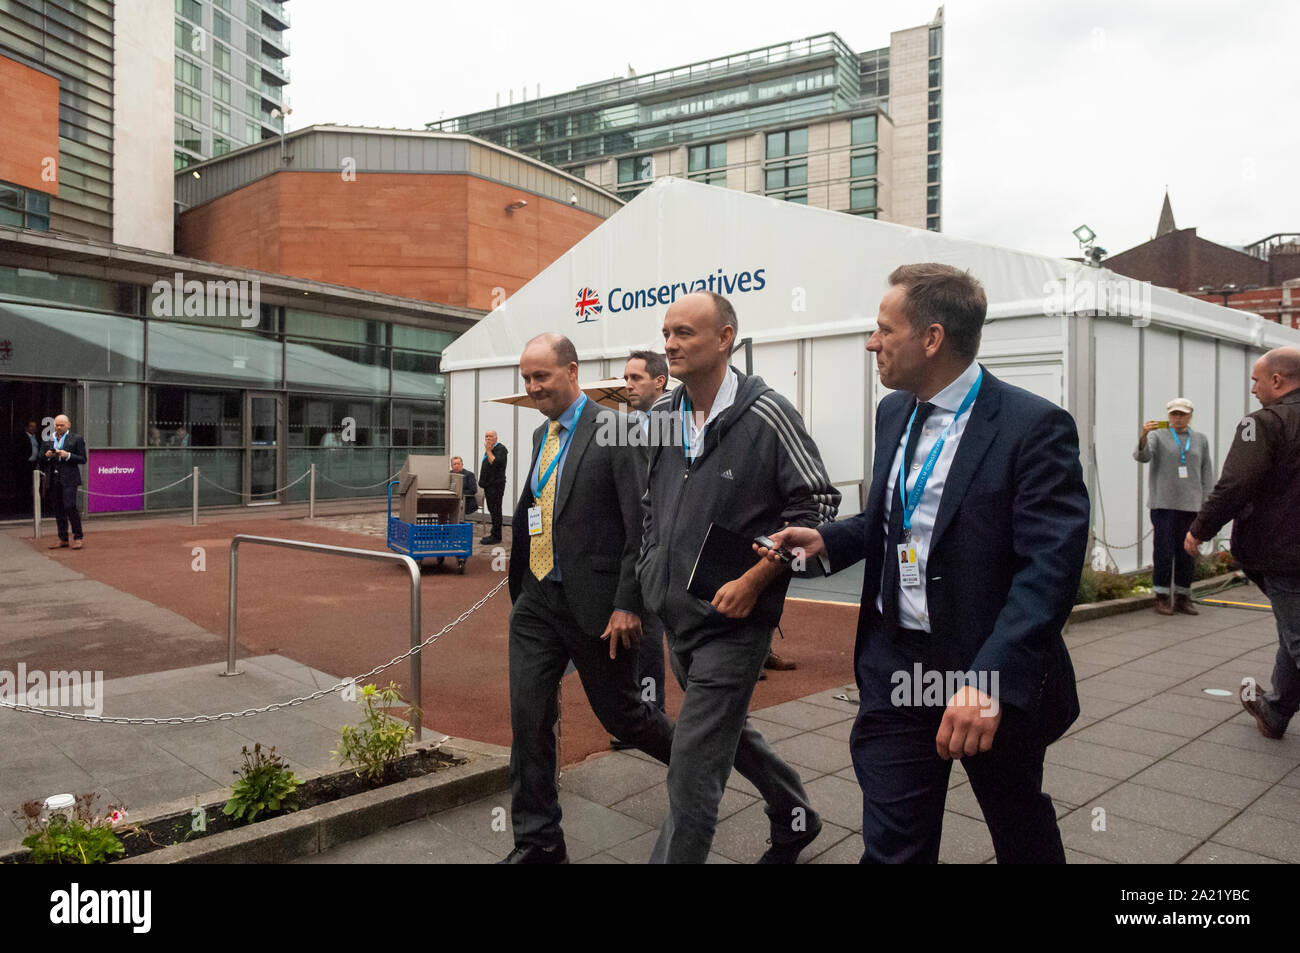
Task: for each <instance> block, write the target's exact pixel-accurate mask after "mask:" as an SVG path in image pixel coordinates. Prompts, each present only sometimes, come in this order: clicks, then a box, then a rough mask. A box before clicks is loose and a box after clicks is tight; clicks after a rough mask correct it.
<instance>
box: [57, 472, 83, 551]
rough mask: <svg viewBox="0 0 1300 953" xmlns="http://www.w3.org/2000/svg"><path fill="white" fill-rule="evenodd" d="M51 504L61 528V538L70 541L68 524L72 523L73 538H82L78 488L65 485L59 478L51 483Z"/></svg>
mask: <svg viewBox="0 0 1300 953" xmlns="http://www.w3.org/2000/svg"><path fill="white" fill-rule="evenodd" d="M50 505H51V506H52V507H53V508H54V522H55V525H56V526H58V528H59V539H61V540H63V541H64V542H65V543H66V542H67V541H68V524H69V523H71V524H72V538H73V539H81V513H80V512H78V511H77V488H76V487H75V486H64V485H63V484H62V483H61V482H59V481H58V480H55V481H54V482H52V483H51V484H50Z"/></svg>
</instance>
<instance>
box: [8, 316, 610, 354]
mask: <svg viewBox="0 0 1300 953" xmlns="http://www.w3.org/2000/svg"><path fill="white" fill-rule="evenodd" d="M596 310H597V311H599V310H600V309H599V308H597V309H596ZM13 356H14V345H13V342H12V341H10V340H8V339H7V338H6V339H5V340H3V341H0V361H8V360H9V359H10V358H11V357H13Z"/></svg>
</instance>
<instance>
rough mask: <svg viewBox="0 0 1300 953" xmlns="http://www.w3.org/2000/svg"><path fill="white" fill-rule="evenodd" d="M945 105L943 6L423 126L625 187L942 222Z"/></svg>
mask: <svg viewBox="0 0 1300 953" xmlns="http://www.w3.org/2000/svg"><path fill="white" fill-rule="evenodd" d="M629 72H631V71H629ZM526 92H527V91H526V90H525V91H523V92H522V95H526ZM509 98H510V99H513V93H511V94H509ZM942 107H943V8H942V7H940V8H939V10H938V12H937V13H936V14H935V18H934V21H933V22H931V23H928V24H924V25H922V26H918V27H913V28H910V29H906V30H900V31H896V32H894V33H892V34H891V35H890V44H889V46H887V47H884V48H881V49H878V50H870V51H868V52H865V53H855V52H854V51H853V50H852V49H850V48H849V46H848V45H847V44H846V43H845V42H844V41H843V40H842V39H841V38H840V37H839V36H838V35H837V34H834V33H824V34H820V35H818V36H811V37H807V38H804V39H798V40H790V41H787V42H784V43H779V44H776V45H774V46H766V47H762V48H761V49H756V50H747V51H745V52H743V53H733V54H730V55H726V56H720V57H717V58H716V59H711V60H704V61H701V62H698V63H691V64H688V65H685V66H678V67H673V68H671V69H665V70H660V71H658V72H655V73H648V74H644V75H629V76H628V77H627V78H623V79H610V80H604V81H602V82H597V83H592V84H589V85H586V86H580V87H578V88H577V89H576V90H573V91H572V92H567V93H561V94H559V95H555V96H545V97H540V98H536V99H533V100H524V101H521V102H518V103H516V102H512V101H511V102H507V103H506V104H505V105H504V106H503V105H501V104H500V102H498V103H497V106H496V108H493V109H488V110H483V111H481V112H476V113H470V114H467V115H464V116H458V117H455V118H452V119H446V120H442V121H439V122H433V123H429V124H428V128H430V129H436V130H440V131H448V132H466V133H471V134H473V135H475V136H479V137H481V138H484V139H487V140H489V141H492V142H496V143H499V144H501V145H504V146H507V147H509V148H511V149H516V150H518V151H519V152H522V153H524V154H525V155H530V156H535V157H537V158H539V159H541V160H542V161H544V162H549V163H551V164H552V165H556V166H559V167H560V168H562V169H565V170H566V171H569V172H572V173H574V174H576V175H580V176H582V177H584V178H586V179H588V180H589V181H591V182H593V183H595V184H596V185H600V186H602V187H604V188H608V189H611V190H613V191H616V192H617V193H618V194H619V195H620V196H621V197H623V198H631V197H632V196H634V195H636V194H637V193H638V192H640V191H641V190H642V189H644V188H645V187H646V186H647V185H649V184H650V182H651V181H653V180H654V179H656V178H659V177H660V176H664V175H675V176H679V177H683V178H690V179H695V180H697V181H701V182H705V183H708V184H712V185H720V186H724V187H726V188H731V189H739V190H742V191H745V192H753V193H758V194H762V195H769V196H772V197H774V198H779V199H784V200H785V201H789V202H799V203H802V204H807V205H813V206H817V207H820V208H829V209H835V210H837V211H843V212H850V213H853V214H856V215H866V216H868V217H872V218H881V219H884V220H887V221H891V222H898V223H900V224H904V225H912V226H915V227H918V228H930V229H932V230H936V231H937V230H938V229H939V227H940V223H941V219H942V184H943V183H942V176H941V169H942V162H941V156H942V122H943V108H942Z"/></svg>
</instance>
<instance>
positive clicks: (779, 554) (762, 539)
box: [754, 536, 794, 563]
mask: <svg viewBox="0 0 1300 953" xmlns="http://www.w3.org/2000/svg"><path fill="white" fill-rule="evenodd" d="M754 542H755V543H757V544H758V545H759V546H762V547H763V548H764V549H770V550H771V551H772V552H773V553H775V554H776V558H777V559H779V560H781V562H783V563H788V562H790V561H791V560H793V559H794V553H792V552H790V550H788V549H782V548H781V547H780V546H778V545H777V544H776V542H775V541H774V540H773V539H772V537H770V536H755V537H754Z"/></svg>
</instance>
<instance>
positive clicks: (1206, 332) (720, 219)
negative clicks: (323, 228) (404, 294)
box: [442, 178, 1300, 569]
mask: <svg viewBox="0 0 1300 953" xmlns="http://www.w3.org/2000/svg"><path fill="white" fill-rule="evenodd" d="M921 261H935V262H943V263H946V264H950V265H954V266H957V267H960V268H963V269H969V270H970V272H971V273H972V274H974V275H975V276H976V277H977V278H979V279H980V281H982V282H983V284H984V287H985V289H986V291H987V293H988V299H989V320H988V323H987V324H986V326H985V329H984V336H983V344H982V347H981V350H980V360H981V361H982V362H983V363H984V364H985V365H986V366H987V367H989V369H990V370H991V371H992V372H993V373H994V374H996V375H997V376H998V377H1000V378H1002V379H1004V380H1006V381H1009V382H1010V383H1013V384H1017V385H1019V386H1022V387H1025V388H1027V389H1029V390H1031V391H1034V392H1035V393H1038V394H1041V395H1042V396H1044V397H1046V398H1047V399H1049V400H1052V401H1054V402H1056V403H1057V404H1060V405H1061V406H1063V407H1065V408H1066V409H1067V410H1069V411H1070V412H1071V413H1072V414H1073V415H1074V417H1075V419H1076V421H1077V422H1078V424H1079V432H1080V438H1081V441H1082V443H1083V449H1082V453H1083V462H1084V468H1085V471H1086V475H1087V478H1088V486H1089V492H1090V495H1091V497H1092V505H1093V529H1094V532H1095V533H1096V534H1097V535H1098V536H1099V537H1100V538H1102V539H1104V540H1106V541H1107V542H1108V543H1109V545H1110V552H1111V553H1112V554H1113V557H1114V560H1115V561H1116V562H1117V564H1118V565H1119V567H1120V568H1122V569H1131V568H1135V567H1138V566H1142V565H1146V564H1149V563H1150V559H1151V547H1150V539H1149V538H1145V539H1144V538H1143V537H1144V535H1145V534H1147V533H1148V531H1149V529H1150V522H1149V520H1148V518H1147V512H1146V505H1145V499H1144V496H1145V493H1146V474H1145V472H1144V468H1143V467H1141V465H1140V464H1138V463H1137V462H1136V461H1134V460H1133V457H1132V451H1133V449H1134V447H1135V446H1136V440H1137V433H1138V428H1139V427H1140V425H1141V422H1142V421H1143V420H1146V419H1148V418H1152V417H1163V416H1164V406H1165V402H1166V401H1168V400H1169V399H1171V398H1173V397H1176V396H1185V397H1188V398H1190V399H1191V400H1192V401H1193V403H1194V404H1195V406H1196V408H1197V411H1196V414H1195V416H1194V417H1193V420H1192V427H1193V429H1201V430H1203V431H1205V432H1206V433H1207V435H1208V436H1209V438H1210V447H1211V449H1212V451H1213V453H1214V461H1215V467H1216V469H1217V468H1218V467H1220V466H1221V465H1222V461H1223V455H1224V453H1225V452H1226V451H1227V448H1228V445H1229V442H1230V441H1231V439H1232V434H1233V432H1234V428H1235V425H1236V423H1237V421H1238V420H1240V419H1241V417H1242V416H1243V415H1244V414H1245V413H1247V412H1248V411H1249V410H1251V409H1253V408H1254V407H1255V406H1257V405H1256V404H1254V402H1253V399H1252V398H1251V397H1250V368H1251V365H1252V363H1253V362H1254V360H1255V359H1256V358H1257V357H1258V356H1259V355H1260V354H1261V353H1263V352H1264V351H1265V350H1267V349H1269V348H1272V347H1276V346H1279V345H1282V344H1293V345H1296V344H1300V333H1298V332H1296V331H1293V330H1290V329H1286V328H1282V327H1281V326H1279V325H1276V324H1273V323H1271V322H1268V321H1265V320H1263V319H1261V318H1259V317H1257V316H1255V315H1252V314H1247V313H1245V312H1240V311H1233V310H1230V309H1227V308H1222V307H1219V306H1217V305H1213V304H1209V303H1206V302H1203V301H1199V300H1196V299H1194V298H1189V297H1187V296H1185V295H1181V294H1178V293H1176V292H1173V291H1169V290H1166V289H1161V288H1152V287H1150V286H1148V285H1143V284H1140V283H1138V282H1133V281H1131V280H1129V279H1126V278H1122V277H1121V276H1118V275H1115V274H1114V273H1112V272H1109V271H1107V270H1105V269H1098V268H1092V267H1087V266H1084V265H1082V264H1080V263H1077V262H1071V261H1067V260H1062V259H1055V258H1048V257H1043V256H1040V255H1031V254H1027V253H1024V252H1017V251H1011V250H1008V249H1004V248H997V247H994V246H990V245H983V244H980V243H978V242H973V241H965V240H962V239H957V238H952V237H949V236H946V235H943V234H939V233H935V232H928V231H922V230H918V229H913V228H907V227H904V226H900V225H892V224H889V223H886V222H878V221H874V220H871V219H865V218H861V217H856V216H852V215H846V214H844V213H841V212H830V211H826V210H823V209H814V208H807V207H804V206H801V205H792V204H790V203H787V202H781V201H777V200H774V199H768V198H765V197H762V196H757V195H749V194H745V193H742V192H736V191H731V190H727V189H722V188H716V187H713V186H707V185H701V184H698V183H694V182H687V181H683V180H680V179H672V178H666V179H660V180H658V181H657V182H655V184H654V185H653V186H652V187H651V188H649V189H647V190H646V191H645V192H644V193H642V194H641V195H640V196H638V197H637V198H636V199H635V200H633V201H632V202H630V203H629V204H628V205H627V206H626V207H625V208H623V209H621V210H620V211H618V212H617V213H616V214H615V215H614V216H612V217H611V218H610V219H609V220H607V221H606V222H604V223H603V224H602V225H601V226H600V227H599V228H597V229H596V230H595V231H593V232H592V233H591V234H589V235H588V236H587V237H586V238H584V239H583V240H582V241H580V242H579V243H578V244H577V245H575V246H574V247H573V248H571V249H570V250H569V251H568V252H567V253H565V254H564V255H563V256H561V257H560V258H559V259H558V260H556V261H555V262H554V263H553V264H552V265H551V266H550V267H548V268H547V269H546V270H545V271H543V272H542V273H541V274H539V275H538V276H537V277H536V278H534V279H533V280H532V281H530V282H529V283H528V284H527V285H525V286H524V287H523V288H521V289H520V290H519V291H518V292H516V293H515V294H514V295H513V296H512V297H510V298H509V299H508V300H507V301H506V302H505V303H504V304H502V305H501V306H500V307H499V308H497V309H496V310H495V311H493V312H492V313H491V314H489V315H487V316H486V317H484V318H483V320H482V321H480V322H479V324H478V325H476V326H475V327H474V328H472V329H470V330H469V331H468V332H466V333H465V334H464V335H463V336H462V337H461V338H459V339H458V340H457V341H455V342H454V343H453V344H452V345H451V346H450V347H448V348H447V350H446V351H445V352H444V353H443V356H442V369H443V370H444V371H446V372H448V375H449V384H448V421H449V433H448V452H449V453H457V454H461V455H464V456H465V457H466V458H467V459H477V458H478V457H479V456H480V455H481V454H482V449H481V448H482V443H483V434H484V433H485V432H486V431H487V430H496V431H497V432H498V434H499V435H500V439H501V440H502V441H503V442H504V443H505V444H506V445H507V446H508V447H509V448H510V450H511V451H512V456H511V472H510V474H509V480H510V482H509V485H508V486H507V489H506V498H507V500H512V499H514V498H515V497H516V496H517V495H518V487H519V486H520V485H521V479H522V475H523V472H524V470H525V469H526V467H527V465H528V459H529V452H530V449H531V443H530V434H531V432H532V430H533V429H534V427H536V426H537V424H539V423H540V422H541V415H540V414H539V413H538V412H537V411H535V410H532V409H530V408H528V407H520V406H509V405H505V404H499V403H490V402H489V401H491V399H492V398H494V397H499V396H502V395H505V394H511V393H515V392H516V391H518V390H520V389H521V388H520V381H519V376H518V359H519V354H520V352H521V351H522V350H523V346H524V344H525V343H526V342H527V341H528V340H529V339H530V338H531V337H533V336H534V335H536V334H540V333H542V332H545V331H559V332H561V333H563V334H566V335H568V336H569V337H570V338H571V339H572V340H573V343H574V345H575V346H576V347H577V349H578V356H579V359H580V361H581V365H580V380H582V381H583V382H587V381H594V380H600V379H603V378H607V377H617V376H619V375H621V373H622V368H623V363H624V361H625V360H626V357H627V354H628V352H629V351H631V350H633V349H637V348H658V349H662V343H663V342H662V334H661V331H660V327H661V324H662V320H663V315H664V312H665V311H666V310H667V303H668V302H670V301H671V300H672V298H673V297H678V296H680V295H682V294H684V293H685V292H686V290H688V289H689V290H700V288H701V287H708V288H710V290H716V291H719V292H721V293H722V294H725V295H726V296H727V297H728V298H730V299H731V301H732V303H733V304H734V305H735V308H736V313H737V316H738V318H739V321H740V337H741V338H742V339H744V338H750V339H752V342H753V369H754V372H755V373H756V374H759V375H760V376H762V377H763V379H764V380H766V381H767V382H768V383H769V384H770V385H772V386H773V387H775V388H777V389H778V390H779V391H781V392H782V393H783V394H784V395H785V396H786V397H788V398H789V399H790V400H791V402H793V404H794V405H795V407H796V408H798V410H799V411H800V413H801V414H802V415H803V417H804V419H805V421H806V422H807V424H808V428H809V431H810V433H811V434H812V436H813V438H814V439H815V440H816V441H817V444H818V446H819V447H820V448H821V452H822V456H823V459H824V460H825V463H826V467H827V469H828V471H829V473H830V476H831V479H832V480H833V481H834V482H835V483H836V485H837V486H838V487H839V488H840V490H841V492H842V493H843V494H844V503H843V505H842V507H841V510H840V512H841V515H848V514H851V513H854V512H856V511H857V509H858V508H859V506H860V505H861V504H860V500H862V499H865V489H864V488H863V486H862V482H863V480H864V478H865V479H869V477H870V473H871V459H872V454H873V452H874V447H873V446H872V435H873V427H874V410H875V406H876V404H877V402H878V401H879V400H880V398H881V397H882V396H883V395H884V394H885V393H887V391H885V389H884V388H882V387H881V385H880V381H879V379H878V378H877V376H876V373H875V368H874V367H873V365H872V360H871V355H870V354H869V353H868V352H867V351H866V349H865V345H866V341H867V338H868V336H869V335H870V334H871V332H872V330H873V329H874V327H875V317H876V306H877V304H878V303H879V301H880V297H881V295H882V294H883V293H884V291H885V289H886V287H887V280H886V279H887V276H888V275H889V273H890V271H892V270H893V269H894V268H895V267H897V266H898V265H902V264H907V263H911V262H921ZM710 282H712V284H710ZM734 363H736V364H737V366H739V367H740V368H741V369H742V370H743V369H744V360H743V356H742V355H741V354H739V353H738V354H737V355H736V359H735V361H734Z"/></svg>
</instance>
